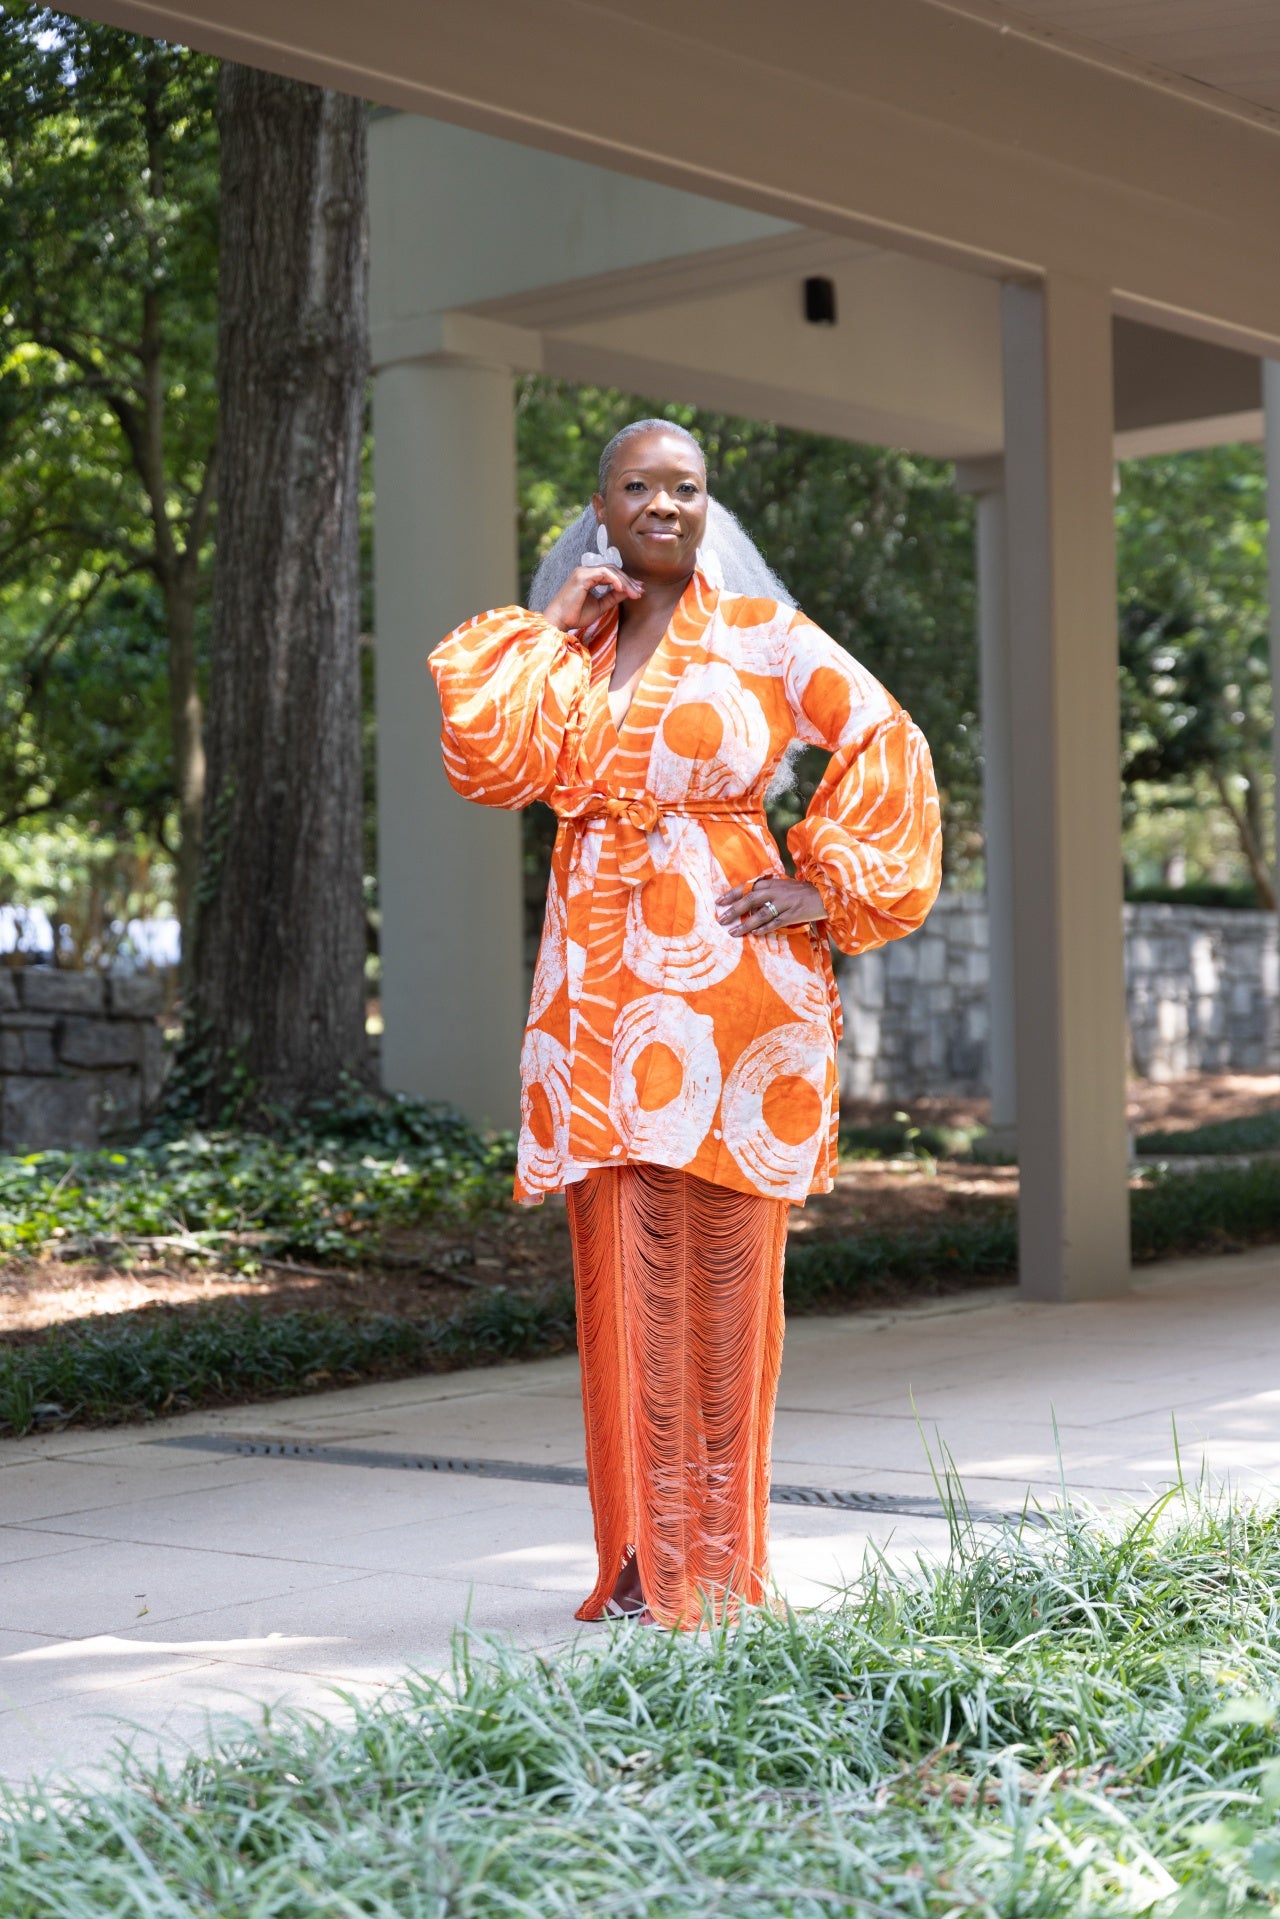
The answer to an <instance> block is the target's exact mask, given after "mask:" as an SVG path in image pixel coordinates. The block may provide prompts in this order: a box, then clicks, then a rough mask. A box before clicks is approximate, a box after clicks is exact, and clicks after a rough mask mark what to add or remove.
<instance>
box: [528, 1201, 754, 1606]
mask: <svg viewBox="0 0 1280 1919" xmlns="http://www.w3.org/2000/svg"><path fill="white" fill-rule="evenodd" d="M566 1199H567V1201H568V1207H569V1229H570V1233H571V1236H572V1239H573V1266H574V1278H575V1284H576V1288H577V1297H578V1349H579V1353H580V1356H581V1362H582V1401H583V1413H584V1417H585V1421H586V1429H587V1484H588V1487H589V1490H590V1495H591V1510H592V1514H593V1517H594V1520H595V1535H596V1551H597V1555H598V1558H599V1577H598V1579H597V1582H596V1587H595V1590H594V1591H593V1593H592V1594H591V1597H590V1598H589V1599H588V1600H586V1601H585V1602H584V1604H583V1605H582V1606H581V1607H579V1609H578V1614H577V1616H578V1618H579V1619H599V1618H601V1617H602V1616H603V1614H604V1606H605V1602H606V1601H607V1600H608V1599H609V1597H610V1596H611V1594H612V1592H613V1589H614V1586H615V1584H616V1583H617V1579H618V1575H619V1572H620V1571H621V1569H622V1565H623V1561H624V1559H625V1557H626V1555H627V1553H628V1550H629V1549H631V1548H634V1551H635V1554H636V1559H637V1564H638V1570H639V1574H640V1583H641V1586H642V1587H643V1589H644V1595H645V1599H646V1602H647V1603H648V1606H649V1609H650V1611H651V1612H652V1613H653V1616H654V1618H655V1619H656V1620H657V1621H658V1622H659V1623H660V1624H662V1625H666V1626H682V1627H686V1628H691V1627H696V1626H698V1625H699V1624H700V1623H701V1622H702V1621H703V1620H704V1619H705V1618H707V1617H708V1616H710V1617H713V1618H720V1617H722V1616H724V1614H725V1613H726V1612H727V1613H729V1614H732V1613H733V1612H735V1611H736V1609H737V1607H738V1606H739V1605H741V1604H742V1603H746V1604H748V1605H754V1604H758V1603H759V1602H760V1600H761V1599H762V1598H763V1597H764V1591H765V1581H766V1578H767V1564H766V1562H767V1556H768V1517H769V1452H770V1443H771V1440H772V1436H773V1408H774V1400H775V1398H776V1397H777V1390H778V1369H779V1366H780V1364H781V1360H782V1260H783V1252H784V1248H785V1243H786V1230H787V1212H788V1204H787V1201H786V1200H781V1199H769V1198H766V1197H764V1196H763V1195H761V1194H756V1193H738V1192H734V1191H731V1190H730V1189H729V1188H728V1187H725V1186H713V1185H710V1184H709V1183H708V1182H707V1181H706V1180H702V1179H698V1178H696V1177H695V1176H694V1175H693V1174H690V1173H683V1172H679V1171H676V1170H674V1169H672V1168H669V1167H665V1166H647V1165H635V1164H632V1165H627V1166H619V1167H609V1168H605V1169H602V1170H600V1171H598V1172H594V1173H590V1174H588V1176H587V1177H586V1179H584V1180H582V1181H581V1182H580V1183H578V1184H576V1185H572V1186H570V1187H568V1188H567V1190H566Z"/></svg>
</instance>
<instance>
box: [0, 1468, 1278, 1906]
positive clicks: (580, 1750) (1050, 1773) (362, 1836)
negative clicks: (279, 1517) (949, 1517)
mask: <svg viewBox="0 0 1280 1919" xmlns="http://www.w3.org/2000/svg"><path fill="white" fill-rule="evenodd" d="M1278 1583H1280V1524H1278V1522H1277V1518H1276V1515H1275V1514H1274V1513H1255V1512H1251V1511H1250V1510H1248V1509H1247V1508H1245V1507H1241V1506H1234V1507H1233V1506H1231V1505H1229V1504H1226V1503H1221V1504H1215V1503H1214V1502H1212V1501H1211V1500H1209V1501H1206V1500H1202V1501H1199V1502H1195V1501H1192V1502H1190V1503H1188V1504H1187V1505H1186V1506H1184V1507H1182V1508H1181V1509H1180V1510H1178V1511H1177V1512H1174V1513H1166V1514H1164V1515H1163V1516H1162V1515H1160V1514H1159V1513H1155V1512H1153V1513H1149V1514H1146V1515H1143V1516H1141V1517H1139V1518H1137V1519H1132V1520H1130V1521H1129V1522H1128V1523H1127V1524H1124V1525H1122V1526H1119V1527H1115V1528H1108V1527H1106V1526H1103V1525H1102V1524H1100V1523H1099V1522H1098V1521H1096V1520H1091V1519H1089V1518H1087V1517H1085V1516H1082V1515H1080V1514H1078V1513H1071V1512H1069V1511H1063V1512H1059V1513H1058V1514H1056V1515H1050V1516H1049V1523H1048V1525H1047V1527H1046V1528H1044V1529H1043V1530H1041V1529H1037V1530H1034V1531H1030V1530H1029V1531H1027V1532H1025V1533H1019V1532H1016V1531H1015V1532H1009V1533H1007V1534H1004V1535H1001V1536H997V1537H995V1538H988V1539H987V1540H986V1542H985V1543H983V1542H982V1541H980V1540H978V1539H977V1538H975V1537H974V1536H973V1534H972V1533H971V1532H968V1533H966V1532H965V1530H964V1529H963V1527H961V1528H960V1529H959V1530H958V1532H957V1537H956V1542H955V1549H954V1550H953V1552H952V1555H951V1557H950V1559H949V1560H948V1561H947V1563H945V1564H944V1565H941V1566H932V1567H930V1566H921V1567H919V1568H918V1569H916V1571H915V1572H914V1573H910V1574H905V1575H904V1574H899V1573H895V1572H892V1571H890V1570H889V1569H888V1568H887V1567H886V1566H884V1565H883V1564H880V1565H875V1566H873V1567H872V1569H871V1572H870V1574H869V1576H868V1577H867V1578H866V1579H865V1581H864V1582H863V1584H862V1585H861V1586H860V1587H858V1588H856V1589H854V1590H852V1591H850V1592H849V1593H848V1594H847V1595H846V1596H845V1597H844V1599H843V1601H842V1602H841V1603H840V1604H839V1605H837V1606H834V1607H833V1608H831V1609H829V1610H826V1611H823V1612H821V1613H817V1614H810V1615H806V1616H796V1615H794V1614H786V1613H782V1614H780V1615H778V1616H770V1615H769V1614H765V1613H760V1614H757V1615H755V1616H753V1617H751V1618H750V1619H748V1620H747V1621H746V1622H745V1623H743V1624H742V1625H740V1626H737V1627H728V1628H725V1629H723V1630H719V1631H715V1632H711V1633H708V1634H704V1635H700V1636H695V1635H689V1636H681V1635H671V1636H668V1635H665V1634H662V1633H658V1632H647V1631H645V1630H644V1629H634V1628H631V1629H627V1628H624V1629H622V1630H619V1631H615V1632H612V1633H611V1634H602V1635H601V1637H600V1639H599V1640H598V1641H597V1642H596V1643H595V1644H594V1645H593V1647H592V1648H591V1649H590V1650H589V1651H588V1650H576V1651H572V1652H568V1653H565V1654H562V1655H557V1656H555V1657H547V1656H537V1655H531V1654H524V1653H517V1652H513V1651H510V1650H504V1649H501V1648H496V1647H490V1648H484V1649H478V1648H476V1647H475V1646H473V1645H471V1644H469V1643H468V1642H467V1641H466V1640H465V1639H464V1640H461V1641H460V1642H459V1645H458V1648H457V1653H456V1657H455V1665H454V1670H453V1672H452V1674H451V1675H450V1676H448V1677H447V1678H445V1679H442V1680H435V1679H432V1678H427V1677H423V1678H415V1679H411V1680H410V1681H408V1682H407V1684H406V1685H405V1687H404V1688H403V1690H402V1691H401V1692H400V1693H399V1694H398V1695H397V1696H395V1697H393V1698H390V1699H387V1700H384V1701H383V1702H381V1703H379V1704H377V1705H375V1706H372V1707H368V1708H361V1709H359V1710H357V1711H356V1712H355V1714H354V1723H348V1724H343V1725H330V1724H325V1723H322V1722H320V1721H318V1720H303V1719H296V1718H295V1719H288V1718H285V1719H282V1718H280V1717H278V1716H277V1717H273V1718H270V1719H268V1721H267V1722H266V1723H265V1724H264V1725H262V1726H261V1727H260V1728H258V1729H257V1730H253V1731H250V1730H246V1731H245V1732H244V1733H243V1734H242V1735H240V1736H239V1737H235V1738H232V1739H231V1740H229V1741H226V1742H224V1743H222V1744H221V1745H219V1746H217V1747H216V1748H214V1749H211V1750H210V1751H208V1752H206V1753H204V1754H202V1755H200V1756H197V1757H194V1758H192V1759H191V1760H190V1761H188V1762H187V1763H186V1764H185V1765H183V1766H179V1767H175V1768H165V1767H158V1768H154V1769H148V1768H145V1767H141V1766H138V1765H135V1764H132V1763H130V1762H128V1761H123V1760H122V1761H121V1763H120V1768H119V1777H118V1780H117V1783H116V1784H115V1785H114V1786H113V1787H111V1788H110V1789H109V1790H106V1791H100V1792H90V1791H75V1790H73V1791H71V1792H69V1793H64V1794H58V1795H56V1796H54V1795H45V1794H42V1793H40V1792H34V1793H31V1794H15V1795H12V1796H11V1797H10V1798H9V1799H8V1801H7V1802H6V1804H5V1806H4V1808H3V1812H2V1814H0V1915H3V1919H88V1916H89V1915H91V1914H92V1915H99V1914H106V1913H110V1914H112V1915H115V1916H116V1919H159V1916H160V1915H166V1919H179V1916H181V1919H187V1915H190V1916H191V1919H195V1916H196V1915H201V1916H202V1919H203V1916H204V1915H208V1914H216V1915H220V1916H221V1915H226V1916H227V1919H231V1915H236V1919H240V1915H245V1916H246V1919H249V1916H250V1915H252V1916H253V1919H259V1916H261V1919H268V1916H269V1919H317V1916H319V1915H325V1916H328V1915H333V1916H334V1919H337V1915H343V1919H349V1916H350V1915H356V1914H362V1915H363V1914H369V1915H379V1916H381V1919H390V1916H391V1915H403V1916H404V1919H446V1916H448V1919H455V1916H456V1919H498V1915H502V1919H516V1916H520V1919H525V1916H527V1919H607V1915H610V1914H616V1915H619V1919H642V1915H643V1916H644V1919H649V1915H653V1916H654V1919H708V1916H709V1915H723V1916H724V1919H830V1915H832V1914H860V1915H888V1914H908V1915H920V1916H921V1919H924V1916H926V1915H927V1916H928V1919H953V1916H956V1919H958V1915H961V1914H965V1915H969V1914H972V1915H987V1916H989V1919H997V1915H999V1916H1000V1919H1050V1915H1054V1916H1055V1919H1057V1916H1059V1915H1062V1916H1065V1915H1084V1914H1088V1915H1100V1916H1106V1919H1110V1916H1112V1915H1135V1914H1140V1913H1161V1914H1172V1913H1175V1912H1176V1913H1177V1914H1178V1915H1179V1919H1192V1915H1197V1916H1199V1919H1208V1915H1218V1914H1224V1915H1225V1914H1226V1913H1227V1912H1246V1911H1247V1912H1257V1913H1262V1912H1266V1911H1269V1910H1272V1902H1273V1897H1274V1892H1275V1889H1276V1888H1277V1887H1278V1886H1280V1822H1278V1820H1277V1810H1276V1808H1277V1801H1278V1800H1280V1778H1278V1766H1277V1760H1276V1751H1277V1728H1276V1720H1275V1713H1276V1710H1277V1707H1276V1701H1277V1697H1278V1696H1280V1622H1278V1620H1277V1604H1276V1592H1277V1586H1278Z"/></svg>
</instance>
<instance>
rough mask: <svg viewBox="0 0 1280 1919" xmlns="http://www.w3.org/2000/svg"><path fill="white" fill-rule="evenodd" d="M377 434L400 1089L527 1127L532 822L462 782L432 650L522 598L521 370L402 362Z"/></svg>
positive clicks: (393, 1059) (381, 664) (392, 1024)
mask: <svg viewBox="0 0 1280 1919" xmlns="http://www.w3.org/2000/svg"><path fill="white" fill-rule="evenodd" d="M373 430H374V484H375V494H376V505H375V513H374V542H375V544H374V591H375V601H376V621H375V624H376V631H377V700H378V871H379V890H380V899H381V908H382V1016H383V1022H384V1030H383V1038H382V1061H383V1066H382V1070H383V1083H384V1084H385V1085H386V1087H387V1088H388V1090H391V1091H398V1092H409V1093H416V1094H419V1095H421V1096H422V1097H424V1098H428V1099H439V1100H446V1101H448V1103H449V1104H450V1105H452V1106H457V1107H458V1108H460V1109H461V1110H462V1111H463V1112H464V1113H466V1114H468V1115H469V1116H470V1117H471V1118H473V1119H476V1120H479V1121H487V1122H489V1123H491V1124H493V1125H499V1126H510V1125H514V1124H515V1122H516V1119H517V1116H518V1110H519V1059H520V1036H521V1028H522V1024H523V1020H524V1014H525V1010H526V1008H525V1000H526V995H525V989H524V963H523V945H524V928H523V894H522V877H521V857H520V819H519V815H518V814H514V813H504V812H500V811H498V810H496V809H494V808H491V807H483V806H474V805H472V804H471V803H470V802H468V801H466V800H463V799H460V798H459V797H458V795H457V794H456V793H455V792H454V791H453V789H452V788H451V787H450V786H449V784H448V782H447V781H446V779H445V776H444V771H443V768H442V766H441V762H440V746H439V740H440V706H439V702H438V700H437V699H436V693H435V687H434V685H433V684H432V681H431V677H430V675H429V674H428V672H427V654H428V653H429V651H430V650H431V648H432V647H433V646H434V645H435V643H436V641H437V640H440V639H443V638H444V635H445V634H446V633H447V632H449V630H450V629H451V628H452V627H454V626H456V625H457V624H458V623H459V621H461V620H463V619H465V618H467V617H468V616H469V615H470V614H473V613H482V612H484V611H485V610H486V609H487V608H489V607H492V606H507V605H510V604H511V602H512V601H514V600H515V599H516V597H517V587H516V451H515V419H514V412H513V396H512V383H511V374H510V372H509V370H508V369H506V368H504V367H494V366H485V365H479V364H477V363H474V362H461V363H459V362H456V361H429V360H410V361H405V362H401V363H399V364H395V365H391V366H385V367H383V368H382V369H381V370H380V371H379V372H378V374H377V376H376V378H375V380H374V395H373Z"/></svg>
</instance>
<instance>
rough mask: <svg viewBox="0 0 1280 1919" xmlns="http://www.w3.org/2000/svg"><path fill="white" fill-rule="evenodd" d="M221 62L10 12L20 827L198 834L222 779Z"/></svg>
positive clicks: (7, 279)
mask: <svg viewBox="0 0 1280 1919" xmlns="http://www.w3.org/2000/svg"><path fill="white" fill-rule="evenodd" d="M215 74H216V63H215V62H214V61H212V60H210V59H208V58H207V57H206V56H204V55H200V54H193V53H191V52H188V51H187V50H185V49H182V48H176V47H168V46H165V45H163V44H160V43H157V42H155V41H150V40H142V39H138V38H136V37H135V36H133V35H131V34H126V33H121V32H119V31H117V30H115V29H113V28H108V27H100V26H95V25H91V24H89V23H87V22H85V21H82V20H78V19H75V18H73V17H72V16H70V15H66V14H60V13H54V12H51V11H49V10H48V9H45V8H42V7H33V6H24V5H19V6H11V7H7V8H6V9H5V10H4V11H3V13H0V320H2V331H0V704H2V705H3V709H4V711H5V716H6V719H7V721H8V725H7V728H6V740H7V744H6V750H5V751H4V752H3V754H0V824H10V823H12V822H14V821H17V820H22V819H26V818H32V817H40V816H43V817H50V816H54V815H68V814H69V815H72V816H74V815H76V814H77V813H78V814H80V815H81V816H82V817H92V818H94V819H95V820H97V821H99V822H100V823H102V824H104V825H105V826H106V827H107V829H108V830H111V829H112V828H115V829H116V830H118V831H128V830H130V829H132V828H136V827H137V826H139V825H141V826H142V827H143V828H144V829H145V830H146V831H148V832H149V833H150V834H152V835H154V836H155V837H156V838H157V839H158V840H166V839H167V840H168V841H169V843H170V845H171V846H172V845H173V842H174V834H173V831H172V828H171V824H170V821H171V816H172V815H173V813H174V811H175V801H176V803H177V806H176V810H177V812H178V814H179V816H180V835H181V845H180V847H178V848H176V849H175V850H177V851H178V854H179V858H180V861H181V867H182V872H183V876H184V880H185V886H184V889H183V890H189V887H190V883H191V880H192V877H193V874H194V863H195V859H196V856H197V853H198V836H199V822H200V804H201V798H202V785H203V748H202V742H201V725H200V720H201V714H200V693H199V682H198V662H197V649H198V634H199V611H200V602H201V595H202V587H203V575H204V572H205V571H206V568H207V560H208V557H209V551H210V522H211V511H212V505H213V488H214V463H213V451H214V444H215V434H216V395H215V388H214V337H215V328H216V318H217V148H216V134H215V128H214V118H213V88H214V80H215Z"/></svg>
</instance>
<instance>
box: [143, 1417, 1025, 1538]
mask: <svg viewBox="0 0 1280 1919" xmlns="http://www.w3.org/2000/svg"><path fill="white" fill-rule="evenodd" d="M147 1444H148V1445H151V1446H180V1447H185V1448H186V1449H188V1450H189V1451H192V1452H201V1453H229V1454H235V1455H239V1456H241V1457H251V1458H259V1459H298V1460H304V1461H305V1460H311V1461H313V1462H314V1463H315V1464H317V1465H321V1466H379V1467H382V1468H384V1469H390V1470H392V1471H399V1472H411V1473H467V1474H471V1475H473V1476H474V1477H475V1478H477V1479H518V1480H525V1481H531V1482H533V1483H535V1484H538V1485H543V1486H585V1485H586V1483H587V1475H586V1470H585V1468H584V1467H582V1466H551V1465H547V1466H533V1465H530V1464H528V1462H527V1461H525V1460H522V1459H457V1458H454V1457H453V1456H452V1455H450V1454H445V1453H386V1452H377V1451H375V1450H374V1449H373V1448H372V1447H366V1446H317V1445H313V1444H312V1443H311V1442H310V1441H309V1440H305V1439H257V1438H254V1437H252V1436H247V1435H239V1434H235V1433H228V1434H226V1435H223V1434H221V1433H192V1434H191V1435H190V1437H189V1438H182V1439H177V1438H175V1439H152V1440H148V1441H147ZM769 1497H770V1499H771V1500H772V1502H773V1504H774V1505H775V1506H825V1507H828V1508H836V1509H837V1510H840V1511H843V1512H855V1513H900V1514H903V1515H905V1516H909V1517H911V1518H915V1519H945V1518H946V1517H947V1509H946V1507H945V1506H944V1505H943V1504H942V1501H941V1500H940V1499H925V1498H917V1497H916V1496H915V1495H914V1494H911V1493H860V1492H846V1491H842V1490H840V1489H838V1488H835V1487H830V1486H774V1487H773V1488H772V1489H771V1491H770V1495H769ZM968 1516H969V1517H970V1518H971V1519H975V1520H983V1521H986V1522H988V1523H991V1522H994V1523H996V1524H1007V1523H1015V1522H1017V1521H1018V1520H1020V1519H1022V1518H1023V1515H1022V1514H1021V1513H1001V1512H995V1511H993V1510H992V1508H991V1507H989V1506H970V1507H969V1508H968ZM1027 1517H1029V1518H1031V1517H1033V1515H1027Z"/></svg>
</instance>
